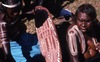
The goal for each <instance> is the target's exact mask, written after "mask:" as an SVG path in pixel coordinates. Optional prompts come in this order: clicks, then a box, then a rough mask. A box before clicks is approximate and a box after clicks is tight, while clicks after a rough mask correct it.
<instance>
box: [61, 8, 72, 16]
mask: <svg viewBox="0 0 100 62" xmlns="http://www.w3.org/2000/svg"><path fill="white" fill-rule="evenodd" d="M60 16H65V17H68V16H72V13H71V12H70V11H69V10H67V9H62V10H61V12H60Z"/></svg>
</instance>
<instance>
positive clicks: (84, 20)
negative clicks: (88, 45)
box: [77, 12, 92, 32]
mask: <svg viewBox="0 0 100 62" xmlns="http://www.w3.org/2000/svg"><path fill="white" fill-rule="evenodd" d="M77 25H78V27H79V29H80V30H81V31H82V32H86V31H88V30H89V29H90V28H91V25H92V20H91V18H90V17H89V16H88V15H87V14H86V13H82V12H79V13H78V17H77Z"/></svg>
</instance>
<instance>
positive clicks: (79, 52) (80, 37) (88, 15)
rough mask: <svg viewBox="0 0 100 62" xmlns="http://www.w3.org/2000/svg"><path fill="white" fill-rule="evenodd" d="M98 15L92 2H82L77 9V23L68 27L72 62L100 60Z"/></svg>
mask: <svg viewBox="0 0 100 62" xmlns="http://www.w3.org/2000/svg"><path fill="white" fill-rule="evenodd" d="M96 16H97V15H96V10H95V8H94V7H93V6H92V5H91V4H82V5H81V6H79V7H78V9H77V10H76V13H75V18H74V19H75V20H74V21H75V23H73V24H72V25H71V26H70V27H69V28H68V31H67V37H66V38H67V39H68V40H67V41H68V45H69V50H70V58H71V62H84V61H86V62H97V61H99V59H100V53H99V50H100V48H99V47H100V43H99V42H100V39H99V37H100V35H98V34H100V26H99V25H98V22H97V21H96ZM97 29H98V30H97Z"/></svg>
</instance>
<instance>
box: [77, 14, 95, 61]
mask: <svg viewBox="0 0 100 62" xmlns="http://www.w3.org/2000/svg"><path fill="white" fill-rule="evenodd" d="M77 26H78V28H79V29H80V30H81V31H82V32H83V35H84V37H85V40H86V42H87V46H88V47H87V50H86V52H85V53H84V58H85V59H88V58H91V57H93V56H95V55H96V53H97V51H96V47H95V45H94V43H93V40H92V37H91V36H89V35H88V34H87V33H86V32H87V31H89V30H90V28H91V26H92V20H91V18H90V17H89V16H88V15H87V14H86V13H82V12H79V14H78V18H77ZM91 34H92V33H91Z"/></svg>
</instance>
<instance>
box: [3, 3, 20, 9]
mask: <svg viewBox="0 0 100 62" xmlns="http://www.w3.org/2000/svg"><path fill="white" fill-rule="evenodd" d="M2 5H3V6H4V7H7V8H14V7H17V6H18V5H20V2H18V3H16V4H14V5H7V4H3V3H2Z"/></svg>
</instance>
